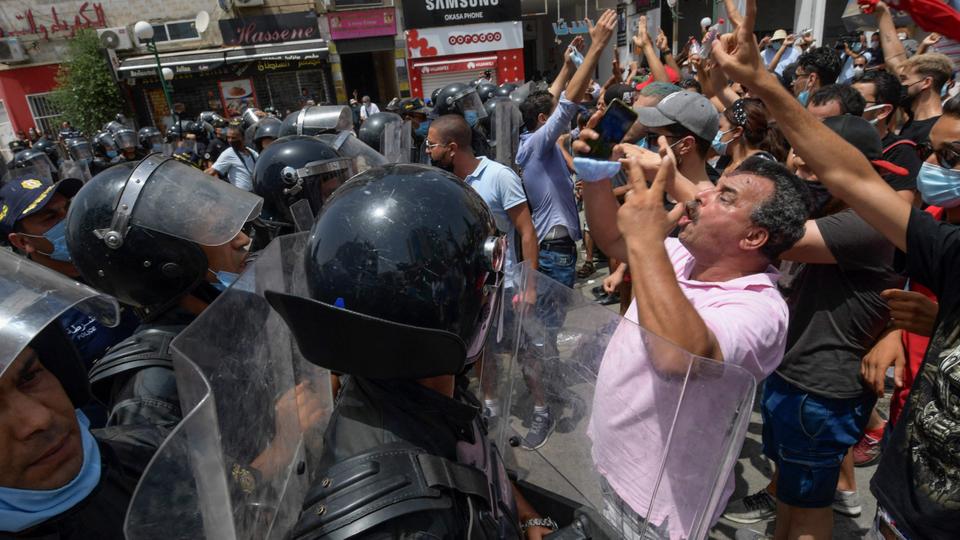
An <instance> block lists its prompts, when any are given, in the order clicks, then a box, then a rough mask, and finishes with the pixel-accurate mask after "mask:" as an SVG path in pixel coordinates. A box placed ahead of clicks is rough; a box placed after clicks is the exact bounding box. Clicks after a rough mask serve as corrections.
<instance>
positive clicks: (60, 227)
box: [20, 219, 72, 262]
mask: <svg viewBox="0 0 960 540" xmlns="http://www.w3.org/2000/svg"><path fill="white" fill-rule="evenodd" d="M20 234H21V235H23V236H29V237H31V238H46V239H47V241H48V242H50V245H52V246H53V251H51V252H50V253H44V252H42V251H40V250H37V253H39V254H41V255H46V256H47V257H50V258H51V259H53V260H55V261H61V262H70V261H71V260H72V259H71V258H70V251H69V250H68V249H67V220H65V219H63V220H60V222H59V223H57V224H56V225H54V226H53V227H50V228H49V229H47V232H45V233H43V234H42V235H36V234H27V233H20Z"/></svg>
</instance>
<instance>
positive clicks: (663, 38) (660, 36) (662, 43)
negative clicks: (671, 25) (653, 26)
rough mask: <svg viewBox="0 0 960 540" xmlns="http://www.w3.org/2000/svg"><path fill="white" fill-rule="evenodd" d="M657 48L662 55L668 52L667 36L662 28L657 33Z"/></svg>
mask: <svg viewBox="0 0 960 540" xmlns="http://www.w3.org/2000/svg"><path fill="white" fill-rule="evenodd" d="M657 48H658V49H660V51H661V52H664V53H665V52H667V51H669V50H670V42H669V41H667V35H666V34H664V33H663V28H661V29H660V31H659V32H658V33H657Z"/></svg>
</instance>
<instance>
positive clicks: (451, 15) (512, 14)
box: [403, 0, 520, 29]
mask: <svg viewBox="0 0 960 540" xmlns="http://www.w3.org/2000/svg"><path fill="white" fill-rule="evenodd" d="M519 20H520V2H519V1H517V0H404V2H403V21H404V24H406V27H407V28H408V29H410V28H435V27H437V26H459V25H464V24H477V23H494V22H505V21H519Z"/></svg>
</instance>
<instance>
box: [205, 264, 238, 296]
mask: <svg viewBox="0 0 960 540" xmlns="http://www.w3.org/2000/svg"><path fill="white" fill-rule="evenodd" d="M207 272H210V273H211V274H213V276H214V277H215V278H216V279H217V281H215V282H213V283H211V285H213V287H214V288H215V289H217V290H218V291H220V292H223V291H225V290H227V289H229V288H230V286H231V285H233V284H234V282H236V281H237V279H239V278H240V274H235V273H233V272H227V271H226V270H220V271H218V272H214V271H213V270H211V269H209V268H207Z"/></svg>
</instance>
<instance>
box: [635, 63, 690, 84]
mask: <svg viewBox="0 0 960 540" xmlns="http://www.w3.org/2000/svg"><path fill="white" fill-rule="evenodd" d="M663 70H664V71H666V72H667V78H668V79H670V82H671V83H673V84H677V83H678V82H680V74H679V73H677V71H676V70H675V69H673V68H672V67H670V66H663ZM654 82H656V79H654V78H653V75H649V76H647V79H646V80H645V81H643V82H641V83H637V86H636V88H635V89H636V90H643V89H644V88H646V87H647V86H648V85H650V84H653V83H654Z"/></svg>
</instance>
